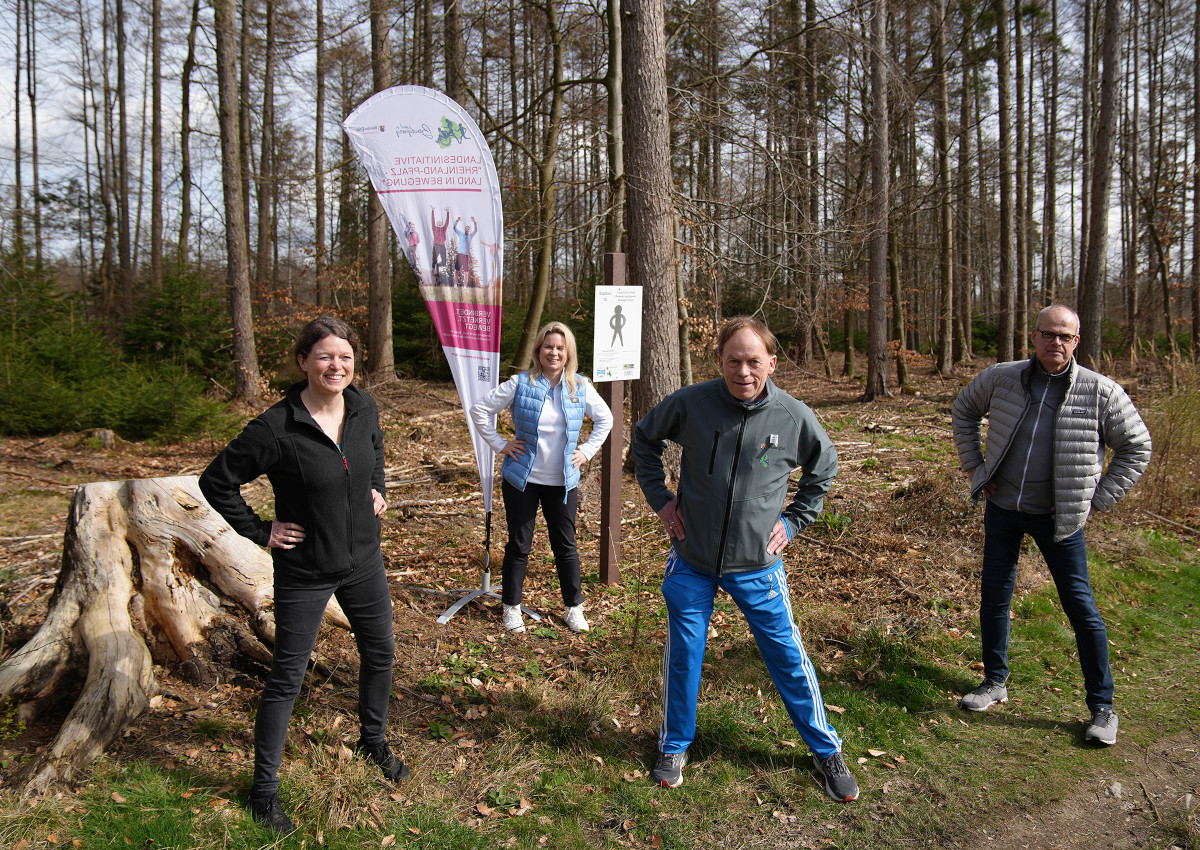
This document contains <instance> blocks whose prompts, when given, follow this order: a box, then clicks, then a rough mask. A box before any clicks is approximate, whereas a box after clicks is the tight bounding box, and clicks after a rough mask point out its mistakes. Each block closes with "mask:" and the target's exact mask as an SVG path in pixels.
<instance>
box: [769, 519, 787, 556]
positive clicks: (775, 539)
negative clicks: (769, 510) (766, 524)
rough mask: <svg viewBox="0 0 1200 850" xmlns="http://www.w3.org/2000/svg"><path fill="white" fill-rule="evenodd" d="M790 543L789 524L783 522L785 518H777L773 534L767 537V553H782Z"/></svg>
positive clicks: (772, 530)
mask: <svg viewBox="0 0 1200 850" xmlns="http://www.w3.org/2000/svg"><path fill="white" fill-rule="evenodd" d="M788 543H789V541H788V533H787V526H786V525H784V524H783V520H781V519H779V520H775V527H774V528H772V529H771V536H770V537H768V538H767V554H768V555H779V554H781V553H782V552H783V550H784V549H786V548H787V545H788Z"/></svg>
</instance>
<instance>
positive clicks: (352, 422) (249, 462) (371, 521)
mask: <svg viewBox="0 0 1200 850" xmlns="http://www.w3.org/2000/svg"><path fill="white" fill-rule="evenodd" d="M307 385H308V382H307V381H301V382H300V383H298V384H296V385H294V386H293V387H292V388H291V389H289V390H288V391H287V395H286V396H285V397H284V398H283V400H282V401H280V402H278V403H277V404H275V405H274V406H272V407H271V408H270V409H268V410H266V411H264V412H263V413H262V415H260V416H259V417H258V418H256V419H252V420H251V421H250V422H249V423H247V425H246V427H245V428H244V429H243V430H242V433H241V434H239V435H238V436H237V437H236V438H235V439H234V440H233V442H231V443H230V444H229V445H228V446H226V447H225V449H224V450H222V452H221V453H220V454H219V455H217V457H216V459H215V460H213V462H212V463H210V464H209V465H208V469H206V470H204V474H203V475H201V476H200V492H202V493H203V494H204V498H206V499H207V500H208V503H209V504H210V505H212V507H213V508H215V509H216V510H217V512H218V513H220V514H221V516H223V517H225V520H226V522H228V523H229V524H230V525H231V526H232V527H233V530H234V531H236V532H237V533H238V534H240V535H242V536H243V537H247V538H249V539H250V540H253V541H254V542H255V543H257V544H259V545H260V546H266V545H267V541H268V540H269V539H270V536H271V521H270V520H265V519H262V518H261V517H259V516H258V515H257V514H256V513H255V512H254V511H253V510H252V509H251V508H250V506H249V505H247V504H246V501H245V500H244V499H243V498H242V495H241V485H243V484H245V483H247V482H249V481H253V480H254V479H255V478H257V477H258V476H260V475H264V474H265V475H266V476H267V478H268V479H269V480H270V482H271V487H272V489H273V490H274V491H275V518H276V519H278V520H279V521H280V522H294V523H298V524H299V525H300V526H302V527H303V528H304V532H305V538H304V542H303V543H300V544H299V545H297V546H296V547H295V548H293V549H272V550H271V557H272V559H273V560H274V564H275V581H276V582H277V583H278V582H279V581H280V579H281V578H282V579H285V580H291V581H304V580H310V579H318V578H330V577H336V576H339V575H345V574H346V573H349V572H351V571H352V570H355V569H358V568H360V567H364V566H368V565H371V566H373V565H374V564H375V563H377V562H378V561H379V560H380V559H381V558H382V557H383V555H382V553H381V552H380V549H379V530H380V524H379V518H378V517H376V516H375V509H374V500H373V499H372V496H371V491H372V490H378V491H379V493H380V495H384V483H383V432H382V431H381V430H380V428H379V409H378V408H377V407H376V406H375V402H374V400H373V399H372V398H371V397H370V396H369V395H367V394H366V393H364V392H362V391H361V390H359V389H357V388H356V387H354V386H353V385H351V386H349V387H346V389H345V390H343V391H342V394H343V397H344V398H345V400H346V422H345V427H344V428H343V430H342V446H341V448H339V447H338V446H337V445H336V444H335V443H334V442H333V440H331V439H330V438H329V437H328V436H327V435H326V434H325V432H324V431H322V430H321V427H320V426H319V425H317V423H316V420H314V419H313V418H312V415H311V414H310V413H309V412H308V409H307V408H305V406H304V402H302V401H301V400H300V391H301V390H303V389H304V388H305V387H306V386H307Z"/></svg>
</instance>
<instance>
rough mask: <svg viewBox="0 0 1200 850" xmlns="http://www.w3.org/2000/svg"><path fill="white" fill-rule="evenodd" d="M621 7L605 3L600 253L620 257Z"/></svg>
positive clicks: (612, 1) (622, 168) (622, 150)
mask: <svg viewBox="0 0 1200 850" xmlns="http://www.w3.org/2000/svg"><path fill="white" fill-rule="evenodd" d="M621 49H622V48H621V3H620V0H608V73H607V74H606V75H605V77H604V87H605V88H606V89H607V90H608V127H607V128H605V133H606V135H605V138H606V139H607V141H608V198H609V200H608V215H607V216H606V217H605V228H604V250H605V251H606V252H607V253H610V254H616V253H620V251H621V240H622V239H623V238H624V237H625V140H624V138H622V136H623V133H624V130H623V122H624V110H623V106H622V103H621V100H622V94H621V93H622V89H623V86H624V83H623V81H622V76H621Z"/></svg>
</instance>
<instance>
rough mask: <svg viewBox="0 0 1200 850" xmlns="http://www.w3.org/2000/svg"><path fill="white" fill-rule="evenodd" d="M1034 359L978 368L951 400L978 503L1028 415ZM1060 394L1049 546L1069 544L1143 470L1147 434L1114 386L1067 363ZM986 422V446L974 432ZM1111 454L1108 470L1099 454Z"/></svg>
mask: <svg viewBox="0 0 1200 850" xmlns="http://www.w3.org/2000/svg"><path fill="white" fill-rule="evenodd" d="M1033 368H1034V358H1030V359H1029V360H1014V361H1012V362H1009V363H997V364H996V365H995V366H989V367H988V368H987V369H984V370H983V371H982V372H980V373H979V374H978V375H976V376H975V378H974V379H973V380H972V381H971V383H969V384H967V386H966V387H965V388H964V389H963V391H962V392H960V393H959V394H958V398H956V399H955V400H954V408H953V411H952V414H951V418H952V420H953V424H954V441H955V444H956V446H957V448H958V458H959V461H960V462H961V464H962V468H963V469H965V470H967V471H968V472H971V473H972V477H971V498H973V499H978V498H979V496H980V493H981V492H982V490H983V487H984V485H985V484H987V483H988V482H989V481H990V480H991V479H992V476H993V475H995V474H996V470H997V469H998V468H999V466H1000V461H1001V460H1003V458H1004V455H1005V453H1006V452H1007V451H1008V449H1009V445H1010V442H1011V440H1012V436H1013V434H1014V433H1016V430H1017V426H1018V425H1019V424H1020V422H1021V420H1022V419H1023V418H1024V416H1025V414H1026V412H1027V411H1028V410H1029V407H1030V404H1031V403H1032V398H1031V396H1030V391H1029V381H1030V376H1031V375H1032V374H1033ZM1068 368H1069V369H1070V376H1069V379H1068V385H1067V394H1066V396H1065V397H1064V398H1063V401H1062V404H1061V405H1060V406H1059V408H1058V415H1057V416H1056V417H1055V420H1054V539H1055V540H1063V539H1065V538H1067V537H1070V536H1071V535H1072V534H1074V533H1075V532H1076V531H1078V530H1079V529H1081V528H1083V525H1084V523H1085V522H1087V518H1088V515H1089V514H1090V513H1091V511H1092V510H1093V509H1094V510H1097V511H1106V510H1108V509H1109V508H1111V507H1112V506H1113V505H1115V504H1116V503H1117V502H1119V501H1120V500H1121V498H1122V497H1123V496H1124V495H1125V494H1126V493H1128V492H1129V490H1130V489H1131V488H1132V487H1133V485H1134V484H1135V483H1137V480H1138V479H1139V478H1141V476H1142V473H1143V472H1145V471H1146V466H1147V464H1149V463H1150V432H1149V431H1148V430H1147V429H1146V425H1145V423H1144V422H1142V417H1141V416H1139V415H1138V412H1137V408H1135V407H1134V406H1133V402H1132V401H1130V399H1129V396H1128V395H1126V394H1125V391H1124V390H1123V389H1121V385H1120V384H1118V383H1117V382H1116V381H1114V380H1112V379H1111V378H1107V377H1105V376H1104V375H1101V374H1099V373H1097V372H1093V371H1092V370H1091V369H1085V368H1084V367H1082V366H1080V365H1079V364H1078V363H1076V361H1075V359H1074V358H1071V365H1070V366H1069V367H1068ZM985 416H986V417H987V419H988V428H987V446H986V449H985V448H984V446H983V439H982V437H983V434H982V425H983V419H984V417H985ZM1106 448H1110V449H1112V451H1113V455H1112V459H1111V460H1109V462H1108V468H1107V469H1106V468H1105V467H1104V451H1105V449H1106Z"/></svg>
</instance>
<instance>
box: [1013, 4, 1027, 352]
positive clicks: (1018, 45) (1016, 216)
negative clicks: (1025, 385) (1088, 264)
mask: <svg viewBox="0 0 1200 850" xmlns="http://www.w3.org/2000/svg"><path fill="white" fill-rule="evenodd" d="M1015 6H1016V8H1015V9H1014V12H1013V48H1014V50H1013V53H1014V56H1013V58H1014V59H1015V60H1016V62H1015V64H1016V75H1015V76H1016V79H1015V85H1014V86H1013V88H1014V90H1015V91H1016V93H1017V109H1016V116H1017V120H1016V122H1015V123H1016V127H1015V130H1016V156H1015V157H1014V158H1013V171H1014V174H1015V177H1016V189H1015V195H1014V198H1013V200H1014V202H1015V203H1014V204H1013V220H1014V222H1015V223H1016V228H1015V231H1016V232H1015V234H1014V235H1015V236H1016V247H1017V257H1016V263H1017V268H1016V272H1017V275H1016V277H1017V281H1016V296H1017V297H1016V304H1015V307H1014V312H1015V316H1016V318H1015V321H1014V322H1013V329H1012V331H1013V355H1014V356H1020V357H1022V358H1025V357H1028V356H1029V335H1028V334H1026V333H1025V332H1024V331H1025V326H1026V324H1028V321H1029V275H1028V272H1029V269H1028V265H1027V259H1028V256H1029V231H1028V222H1029V211H1028V207H1026V205H1025V201H1026V198H1025V177H1026V174H1025V162H1026V158H1027V153H1026V147H1027V145H1028V132H1027V130H1026V127H1027V126H1029V127H1032V125H1027V124H1026V121H1025V37H1024V26H1023V22H1022V20H1021V13H1022V9H1023V6H1022V4H1021V3H1020V2H1019V0H1018V2H1016V4H1015Z"/></svg>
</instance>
